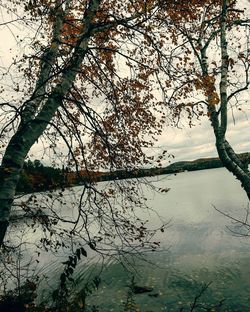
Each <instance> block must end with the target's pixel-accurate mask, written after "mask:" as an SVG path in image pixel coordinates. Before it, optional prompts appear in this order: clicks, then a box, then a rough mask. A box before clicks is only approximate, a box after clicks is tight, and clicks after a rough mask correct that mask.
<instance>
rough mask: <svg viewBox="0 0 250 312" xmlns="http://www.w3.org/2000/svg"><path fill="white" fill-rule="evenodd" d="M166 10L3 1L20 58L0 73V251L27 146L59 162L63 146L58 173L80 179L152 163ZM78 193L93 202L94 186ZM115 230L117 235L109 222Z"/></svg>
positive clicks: (149, 5)
mask: <svg viewBox="0 0 250 312" xmlns="http://www.w3.org/2000/svg"><path fill="white" fill-rule="evenodd" d="M167 3H168V1H163V2H162V3H161V1H156V0H150V1H142V0H141V1H123V2H120V1H105V0H84V1H80V0H54V1H53V0H31V1H29V2H28V3H26V2H24V1H14V2H13V1H8V0H6V1H2V2H1V10H2V12H3V16H6V19H7V20H6V21H3V22H2V24H1V26H2V27H8V29H10V30H11V32H12V28H11V27H12V26H13V27H16V26H17V25H18V27H23V29H25V31H24V35H22V34H20V33H18V34H17V33H16V34H14V36H15V39H16V40H17V42H18V46H17V49H18V52H17V54H18V56H17V57H15V58H14V59H13V62H12V64H11V66H10V67H9V68H7V69H5V68H2V77H3V78H4V79H5V81H7V82H8V83H9V82H10V83H11V84H12V85H11V87H10V89H8V88H4V87H3V88H2V89H1V90H2V93H1V96H2V99H3V101H2V102H1V104H0V105H1V114H2V116H4V117H5V119H4V120H5V121H1V127H2V128H1V146H2V152H1V153H2V162H1V167H0V179H1V185H0V245H2V243H3V240H4V237H5V233H6V230H7V228H8V224H9V218H10V214H11V207H12V204H13V200H14V198H15V192H16V186H17V183H18V180H19V177H20V173H21V170H22V168H23V166H24V161H25V159H26V157H27V155H28V153H29V151H30V149H31V147H32V146H33V145H34V144H35V142H37V141H39V142H41V144H44V145H43V146H44V151H45V152H46V149H48V148H49V149H50V151H53V152H54V153H55V154H54V155H55V157H59V156H60V155H61V154H60V147H61V146H62V142H64V145H65V146H66V147H67V150H68V152H67V153H66V155H64V160H65V159H67V164H66V165H67V167H72V166H74V167H75V169H76V170H77V171H78V172H79V171H80V170H81V169H83V170H87V171H91V170H93V169H97V170H98V169H99V168H106V169H107V168H110V170H114V169H124V168H126V169H127V170H132V169H133V168H134V167H138V166H140V165H141V164H145V163H149V162H150V161H151V159H152V157H149V156H147V155H146V154H145V150H146V149H147V148H150V147H151V146H152V145H153V142H154V141H155V140H156V136H157V135H158V134H160V133H161V130H162V124H164V122H165V118H166V116H165V113H164V112H162V107H163V104H164V103H163V101H162V100H161V98H160V97H159V94H156V93H155V91H154V89H155V86H156V83H157V79H158V78H157V77H158V76H159V73H160V72H164V70H165V69H164V68H163V67H162V66H161V56H163V54H162V52H161V51H160V47H161V46H162V45H164V41H165V40H167V39H166V38H167V37H166V34H165V27H164V29H162V28H161V22H159V21H160V20H162V18H160V16H163V15H164V14H165V11H164V8H165V5H167ZM170 3H171V1H170ZM12 33H13V32H12ZM150 137H151V138H150ZM131 189H135V188H134V186H132V187H131ZM86 190H87V191H88V192H89V194H90V193H91V194H92V193H93V190H94V186H93V185H88V184H87V183H86V184H85V186H84V192H85V191H86ZM123 192H124V193H126V192H125V191H123ZM95 194H98V192H96V191H95ZM112 194H113V191H110V192H109V194H107V193H105V194H104V193H103V194H101V195H102V196H103V197H105V196H106V197H107V198H108V197H112ZM92 195H93V194H92ZM92 195H91V196H92ZM99 195H100V194H99ZM93 196H94V195H93ZM128 197H129V198H132V196H131V195H129V196H128ZM82 198H83V197H81V199H82ZM107 198H106V199H107ZM93 201H95V197H94V199H93ZM92 204H93V202H92ZM21 206H22V207H23V206H25V205H24V204H23V203H22V205H21ZM80 207H81V203H80V204H79V208H78V209H79V218H78V219H77V220H76V221H75V222H72V223H73V224H74V228H75V227H76V223H77V222H79V219H81V217H82V215H83V214H86V212H85V211H83V210H82V209H80ZM26 210H27V209H26ZM39 211H40V210H39ZM40 212H41V211H40ZM109 213H110V214H111V216H108V217H107V218H110V219H112V220H113V221H114V218H115V216H116V214H113V211H112V208H111V207H110V212H109ZM105 216H106V214H105V213H103V214H102V217H103V218H104V217H105ZM40 219H41V218H40ZM45 219H46V218H45ZM59 219H60V218H59ZM118 219H119V218H118ZM42 220H44V218H42ZM46 220H47V219H46ZM66 222H69V221H68V220H67V221H66ZM47 225H48V224H47ZM113 225H114V226H115V227H116V226H117V224H116V222H115V221H114V222H113ZM123 225H124V226H125V227H126V228H127V229H128V228H129V227H130V228H131V229H130V234H132V233H134V229H136V232H137V234H138V233H139V235H137V234H136V235H137V238H138V239H139V240H141V238H142V237H143V236H144V234H143V233H142V232H143V229H144V227H143V226H142V224H141V226H136V227H135V228H134V229H133V227H134V225H131V224H130V222H125V221H124V223H123ZM121 227H122V226H121Z"/></svg>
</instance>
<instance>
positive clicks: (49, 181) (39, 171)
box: [17, 153, 250, 193]
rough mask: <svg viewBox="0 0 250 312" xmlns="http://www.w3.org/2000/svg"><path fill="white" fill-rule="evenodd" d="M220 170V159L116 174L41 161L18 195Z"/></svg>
mask: <svg viewBox="0 0 250 312" xmlns="http://www.w3.org/2000/svg"><path fill="white" fill-rule="evenodd" d="M239 157H240V159H241V160H242V161H243V163H244V164H246V165H248V164H249V163H250V153H242V154H239ZM220 167H223V165H222V162H221V161H220V160H219V158H217V157H214V158H200V159H196V160H193V161H179V162H175V163H173V164H171V165H169V166H167V167H157V168H150V169H137V170H131V171H129V170H116V171H113V172H100V171H98V172H96V171H80V172H78V173H76V172H74V171H70V170H67V169H58V168H53V167H48V166H44V165H43V164H41V162H40V161H38V160H35V161H34V162H31V161H28V162H26V163H25V165H24V168H23V171H22V174H21V178H20V181H19V184H18V188H17V191H18V192H21V193H32V192H37V191H47V190H52V189H55V188H62V187H63V188H64V187H69V186H74V185H80V184H83V183H84V182H89V181H95V182H101V181H110V180H120V179H131V178H140V177H148V176H155V175H160V174H176V173H179V172H184V171H195V170H204V169H212V168H220Z"/></svg>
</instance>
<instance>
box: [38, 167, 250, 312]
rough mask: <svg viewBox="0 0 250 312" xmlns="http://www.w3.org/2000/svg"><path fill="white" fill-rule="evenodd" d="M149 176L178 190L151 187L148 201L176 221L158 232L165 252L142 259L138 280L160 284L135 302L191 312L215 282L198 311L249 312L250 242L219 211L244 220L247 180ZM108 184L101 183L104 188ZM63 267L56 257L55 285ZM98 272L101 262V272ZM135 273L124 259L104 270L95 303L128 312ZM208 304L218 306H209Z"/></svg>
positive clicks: (222, 173) (223, 174)
mask: <svg viewBox="0 0 250 312" xmlns="http://www.w3.org/2000/svg"><path fill="white" fill-rule="evenodd" d="M149 181H150V182H151V183H154V184H155V185H157V186H158V187H162V188H166V187H169V188H170V189H171V190H170V192H168V193H167V194H159V193H154V192H152V191H150V190H148V189H147V190H146V192H147V198H148V205H149V206H150V207H152V208H154V209H155V210H156V211H157V213H158V214H159V215H160V216H162V218H163V219H164V220H166V221H168V220H171V223H170V224H171V226H170V227H169V228H168V229H167V231H166V232H164V233H161V234H159V237H158V238H157V239H158V240H160V241H161V247H162V251H161V252H155V253H151V254H147V255H145V258H146V259H147V260H148V263H145V262H141V261H140V260H137V261H136V262H135V268H136V271H137V274H135V275H134V276H135V282H136V283H137V284H138V285H146V286H147V287H152V288H153V291H152V292H150V293H143V294H136V295H134V297H133V300H134V301H135V304H137V305H138V306H140V307H141V311H144V312H146V311H148V312H149V311H151V312H157V311H190V304H191V303H192V302H193V300H194V298H195V296H198V297H199V294H200V292H201V289H202V287H204V285H207V284H209V287H208V289H207V290H206V291H205V292H204V294H202V296H201V297H200V298H198V301H197V302H198V303H199V305H200V307H199V308H197V309H196V310H195V311H241V312H244V311H246V312H247V311H249V307H250V297H249V291H250V283H249V282H250V267H249V258H250V248H249V246H250V241H249V240H248V239H247V238H245V237H236V236H234V235H233V234H232V232H230V230H229V229H230V227H231V229H237V225H235V224H232V223H231V221H230V220H229V219H228V218H226V217H225V216H223V215H222V214H220V213H219V212H218V211H216V210H215V209H214V206H215V207H216V208H218V209H219V210H221V211H224V212H226V213H228V214H230V215H233V216H236V217H238V218H244V214H245V208H246V207H247V204H248V201H247V197H246V195H245V194H244V191H243V190H242V189H241V187H240V185H239V183H238V182H237V181H236V180H235V178H234V177H233V176H232V175H231V174H230V173H228V172H227V171H226V170H225V169H223V168H221V169H211V170H203V171H196V172H185V173H180V174H178V175H176V176H174V175H173V176H158V177H153V178H149ZM104 185H105V183H100V187H103V186H104ZM140 215H141V217H143V218H145V219H149V222H150V223H151V225H154V226H156V225H157V222H159V219H158V218H157V217H156V215H155V214H153V213H152V212H150V211H148V212H146V211H144V212H141V213H140ZM228 226H229V228H228ZM87 260H88V259H87ZM60 269H61V267H60V266H58V265H57V264H56V262H54V264H53V265H50V266H48V267H47V268H46V270H45V271H44V273H47V275H49V276H50V277H51V276H52V275H53V276H54V277H53V278H48V279H47V283H48V285H52V284H53V283H52V282H51V281H52V280H53V279H55V276H58V275H59V274H60ZM99 269H100V268H99ZM96 270H97V271H98V264H97V265H96V266H95V269H94V271H93V273H92V274H93V276H94V275H95V274H96V272H97V271H96ZM88 272H91V267H90V268H89V267H87V266H86V263H82V264H80V265H79V267H78V269H77V272H75V273H76V274H75V276H74V277H75V281H76V284H77V285H78V287H81V286H80V285H81V282H82V280H86V276H88ZM132 275H133V274H131V273H129V272H128V271H126V270H124V269H123V267H122V266H121V265H120V264H118V263H111V264H110V265H108V266H107V267H106V269H105V270H103V273H102V275H101V284H100V287H99V289H98V290H97V291H95V292H93V293H92V295H91V296H89V298H88V303H89V304H96V305H100V307H101V311H102V312H106V311H107V312H108V311H122V307H123V306H124V304H125V302H126V300H127V299H126V298H127V293H128V286H129V285H130V283H131V278H132ZM43 296H46V291H44V292H41V294H40V298H42V297H43ZM220 305H221V307H220ZM208 306H210V307H211V306H214V310H212V309H210V310H208V309H207V310H206V307H208ZM216 306H217V307H216ZM181 308H183V310H181ZM138 311H139V310H138Z"/></svg>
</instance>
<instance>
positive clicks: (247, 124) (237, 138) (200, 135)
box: [0, 0, 250, 161]
mask: <svg viewBox="0 0 250 312" xmlns="http://www.w3.org/2000/svg"><path fill="white" fill-rule="evenodd" d="M241 3H242V5H244V6H245V7H248V8H249V1H248V0H243V1H242V2H241ZM0 19H1V21H0V23H1V22H2V21H3V20H4V21H5V22H6V18H5V19H4V17H3V16H2V17H1V16H0ZM16 30H17V29H16ZM18 31H20V29H18ZM0 35H1V39H2V40H1V44H0V66H3V65H6V64H7V63H10V61H11V58H12V56H14V55H15V53H14V52H15V46H16V44H17V42H16V39H15V38H14V37H13V36H12V35H11V33H10V30H8V29H7V28H6V27H0ZM11 49H12V50H11ZM2 83H3V81H2ZM248 98H250V93H249V92H248ZM248 116H250V112H249V108H248V106H245V107H244V108H243V110H242V111H237V112H235V120H236V123H234V122H233V121H232V118H230V122H229V127H228V132H227V138H228V140H229V141H230V142H231V143H232V146H233V147H234V148H235V150H236V152H239V153H240V152H250V119H249V118H248ZM157 145H158V146H160V147H161V148H162V149H166V150H167V151H168V153H169V154H173V155H174V156H175V159H174V161H179V160H194V159H197V158H201V157H215V156H217V152H216V149H215V145H214V134H213V131H212V128H211V126H210V122H209V120H208V118H206V117H203V118H202V120H201V121H200V122H199V121H197V122H196V125H195V126H194V127H192V128H190V127H189V126H188V124H185V123H184V124H183V125H182V126H181V129H177V128H171V127H166V129H165V130H164V133H163V135H162V136H161V137H160V138H159V142H158V144H157ZM41 151H42V146H41V145H40V144H36V145H35V146H34V147H33V148H32V151H31V153H32V154H33V157H34V158H38V159H39V158H40V157H41Z"/></svg>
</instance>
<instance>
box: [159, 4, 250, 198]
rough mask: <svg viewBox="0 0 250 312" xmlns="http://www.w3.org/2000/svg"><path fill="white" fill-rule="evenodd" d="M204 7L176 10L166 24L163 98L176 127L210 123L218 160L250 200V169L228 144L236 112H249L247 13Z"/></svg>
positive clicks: (177, 7) (236, 8)
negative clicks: (167, 76) (167, 66)
mask: <svg viewBox="0 0 250 312" xmlns="http://www.w3.org/2000/svg"><path fill="white" fill-rule="evenodd" d="M200 4H202V6H201V5H197V2H196V1H189V2H188V3H186V4H185V5H183V4H179V5H178V4H176V5H175V7H173V12H172V18H171V21H168V22H167V23H166V26H168V27H169V28H168V29H169V30H170V29H171V32H172V35H171V43H172V45H170V47H167V48H166V49H167V50H168V55H169V57H170V58H171V60H172V62H171V65H172V66H173V69H172V73H173V75H172V80H167V82H166V85H167V88H166V86H165V85H163V87H162V92H163V93H164V94H165V98H166V106H167V107H168V108H170V109H171V110H172V113H173V119H174V122H173V124H175V125H176V124H178V123H179V122H180V119H181V118H182V117H184V116H186V117H187V118H188V119H189V125H190V127H192V126H193V124H194V120H195V119H199V120H200V119H201V118H206V117H208V118H209V120H210V122H211V126H212V128H213V132H214V135H215V145H216V149H217V151H218V155H219V158H220V159H221V161H222V163H223V165H224V166H225V167H226V168H227V169H228V170H229V171H230V172H231V173H233V175H234V176H235V177H236V178H237V179H238V180H239V181H240V182H241V185H242V187H243V189H244V190H245V192H246V194H247V196H248V198H250V172H249V169H248V164H247V163H244V161H242V160H241V159H240V158H239V156H238V155H237V153H236V151H235V150H234V148H233V146H232V144H231V143H230V141H229V140H228V138H227V131H228V119H229V115H231V114H232V115H233V118H234V116H237V115H239V114H237V112H239V111H242V110H243V111H244V107H245V108H246V104H248V101H249V62H250V58H249V56H250V50H249V40H250V38H249V26H250V20H249V16H247V12H248V10H247V9H246V8H244V7H243V5H244V4H243V3H242V2H240V1H229V0H222V1H201V3H200ZM183 10H185V11H186V15H185V16H184V15H183V14H182V11H183ZM163 23H165V21H163ZM170 90H172V91H170ZM244 105H245V106H244ZM204 116H205V117H204ZM186 117H184V118H186ZM235 122H237V120H235Z"/></svg>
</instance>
